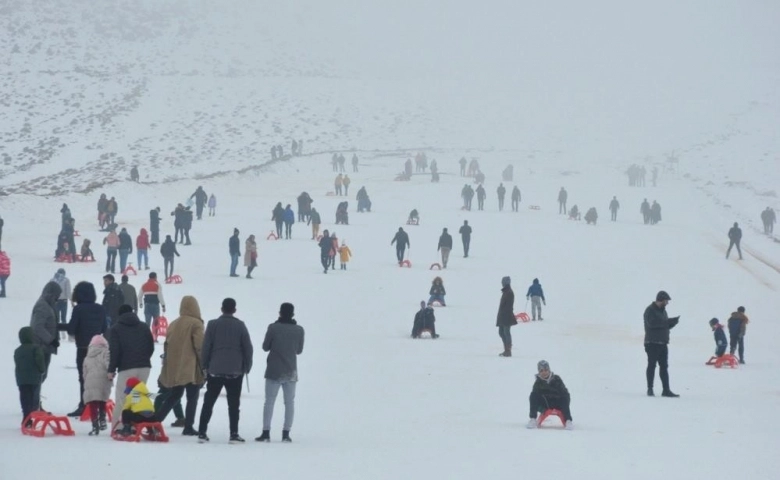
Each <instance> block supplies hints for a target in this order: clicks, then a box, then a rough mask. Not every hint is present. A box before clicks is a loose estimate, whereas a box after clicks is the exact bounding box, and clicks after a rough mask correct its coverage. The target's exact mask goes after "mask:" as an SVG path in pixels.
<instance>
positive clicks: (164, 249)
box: [160, 235, 181, 280]
mask: <svg viewBox="0 0 780 480" xmlns="http://www.w3.org/2000/svg"><path fill="white" fill-rule="evenodd" d="M160 255H162V257H163V266H164V268H165V279H166V280H168V279H169V278H171V277H172V276H173V256H174V255H176V256H177V257H180V256H181V255H179V252H178V251H177V250H176V244H175V243H173V239H171V236H170V235H166V236H165V241H164V242H163V244H162V245H160Z"/></svg>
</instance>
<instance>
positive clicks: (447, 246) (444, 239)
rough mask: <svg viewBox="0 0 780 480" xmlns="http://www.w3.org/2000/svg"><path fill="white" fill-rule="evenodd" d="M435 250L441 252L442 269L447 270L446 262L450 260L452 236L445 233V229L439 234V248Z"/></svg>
mask: <svg viewBox="0 0 780 480" xmlns="http://www.w3.org/2000/svg"><path fill="white" fill-rule="evenodd" d="M436 250H439V251H441V264H442V268H447V262H448V261H449V260H450V250H452V235H450V234H449V233H447V229H446V228H445V229H443V230H442V232H441V236H440V237H439V246H438V247H436Z"/></svg>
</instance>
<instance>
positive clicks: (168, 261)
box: [163, 257, 173, 279]
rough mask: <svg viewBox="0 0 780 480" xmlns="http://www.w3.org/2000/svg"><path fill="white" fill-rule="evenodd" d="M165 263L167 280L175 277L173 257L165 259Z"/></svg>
mask: <svg viewBox="0 0 780 480" xmlns="http://www.w3.org/2000/svg"><path fill="white" fill-rule="evenodd" d="M163 263H164V264H165V278H166V279H167V278H169V277H170V276H171V275H173V257H170V258H166V257H163Z"/></svg>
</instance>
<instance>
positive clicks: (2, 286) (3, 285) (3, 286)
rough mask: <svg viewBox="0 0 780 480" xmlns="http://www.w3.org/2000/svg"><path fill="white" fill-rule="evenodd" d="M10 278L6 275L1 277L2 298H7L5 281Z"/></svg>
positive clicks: (0, 291) (0, 289)
mask: <svg viewBox="0 0 780 480" xmlns="http://www.w3.org/2000/svg"><path fill="white" fill-rule="evenodd" d="M7 278H8V277H7V276H5V275H0V296H2V297H5V280H6V279H7Z"/></svg>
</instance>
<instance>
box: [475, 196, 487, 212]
mask: <svg viewBox="0 0 780 480" xmlns="http://www.w3.org/2000/svg"><path fill="white" fill-rule="evenodd" d="M477 209H478V210H484V209H485V199H484V198H477Z"/></svg>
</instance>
